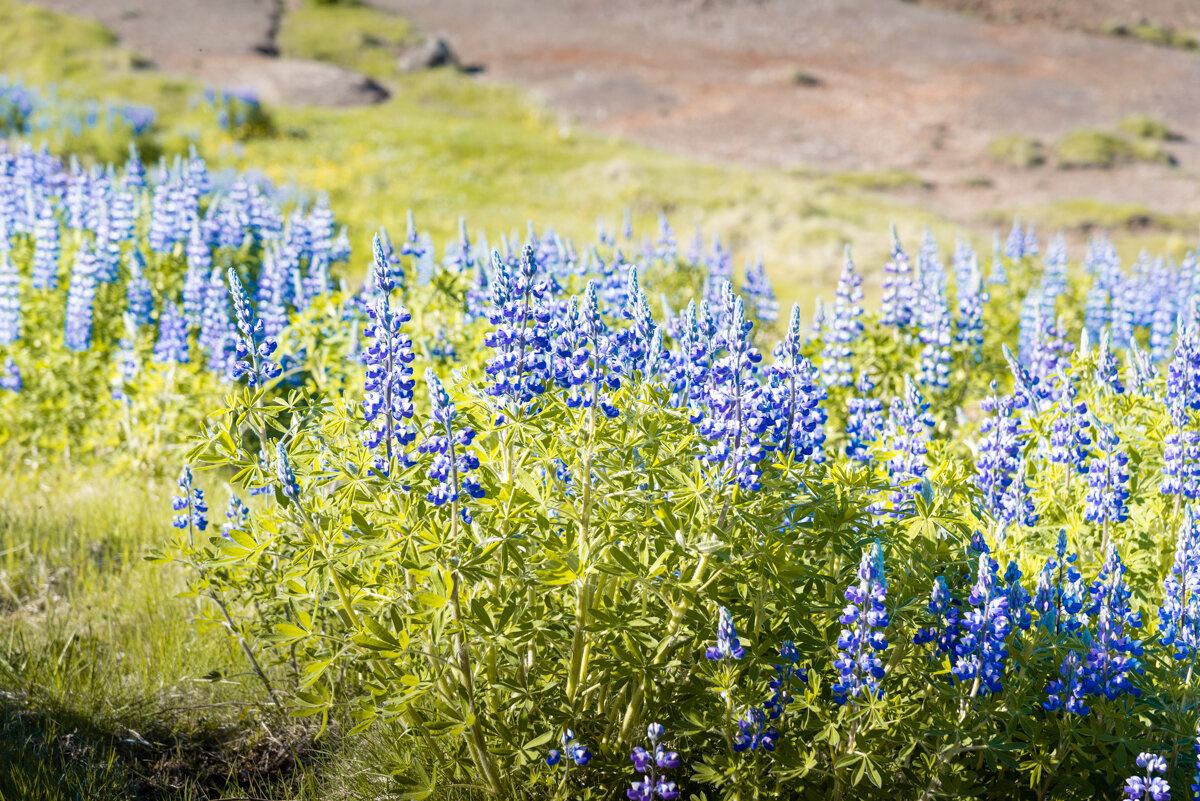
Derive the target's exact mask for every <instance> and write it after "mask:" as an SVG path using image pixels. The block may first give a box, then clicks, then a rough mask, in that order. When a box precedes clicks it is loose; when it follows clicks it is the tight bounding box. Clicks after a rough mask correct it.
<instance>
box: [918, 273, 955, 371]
mask: <svg viewBox="0 0 1200 801" xmlns="http://www.w3.org/2000/svg"><path fill="white" fill-rule="evenodd" d="M927 260H928V259H925V260H924V261H927ZM933 261H934V263H937V262H936V255H934V256H933ZM923 278H924V289H923V291H922V292H921V298H920V305H919V308H918V309H917V317H918V320H919V323H920V330H919V331H918V334H917V336H918V337H919V339H920V340H921V345H922V348H921V360H920V366H919V367H918V371H917V383H919V384H920V385H921V386H923V387H931V388H933V389H934V390H935V391H936V390H940V389H945V388H946V387H948V386H949V385H950V344H951V332H950V310H949V309H948V308H947V307H946V290H945V286H944V280H943V276H942V269H941V265H940V263H937V270H936V271H934V273H933V275H932V277H930V276H929V275H923Z"/></svg>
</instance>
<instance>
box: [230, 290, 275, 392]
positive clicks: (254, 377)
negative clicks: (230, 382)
mask: <svg viewBox="0 0 1200 801" xmlns="http://www.w3.org/2000/svg"><path fill="white" fill-rule="evenodd" d="M226 275H227V277H228V278H229V296H230V298H231V299H232V300H233V315H234V319H235V320H236V322H237V328H238V331H239V333H240V334H241V336H240V337H239V339H238V342H237V345H236V347H235V349H234V356H235V358H236V359H237V361H236V362H235V363H234V365H233V372H232V378H233V379H234V380H235V381H237V380H240V379H242V378H245V379H246V383H247V384H249V385H250V386H251V387H257V386H259V385H261V384H262V383H263V382H264V381H268V380H270V379H272V378H278V377H279V374H280V373H281V372H283V371H282V369H281V368H280V366H279V364H278V363H277V362H273V361H271V356H272V354H274V353H275V347H276V344H275V340H274V339H272V338H271V337H268V336H266V334H265V333H264V326H263V321H262V320H261V319H258V318H256V317H255V316H254V311H253V310H252V309H251V308H250V298H248V297H247V296H246V290H245V289H243V288H242V281H241V279H240V278H238V274H237V271H236V270H234V269H233V268H232V267H230V268H229V270H228V272H227V273H226Z"/></svg>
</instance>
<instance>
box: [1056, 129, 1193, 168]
mask: <svg viewBox="0 0 1200 801" xmlns="http://www.w3.org/2000/svg"><path fill="white" fill-rule="evenodd" d="M1054 155H1055V160H1056V164H1057V165H1058V166H1059V167H1061V168H1064V169H1084V168H1089V167H1099V168H1108V167H1112V166H1114V165H1116V164H1119V163H1128V162H1134V161H1142V162H1155V163H1159V164H1174V163H1175V160H1174V158H1173V157H1172V156H1171V154H1170V153H1168V152H1167V151H1166V150H1164V149H1163V147H1162V146H1161V145H1160V144H1159V143H1158V142H1156V141H1154V140H1149V139H1141V140H1129V139H1126V138H1124V137H1122V136H1118V135H1117V134H1111V133H1107V132H1104V131H1072V132H1071V133H1069V134H1067V135H1066V136H1064V137H1063V138H1062V139H1060V140H1058V142H1057V144H1055V146H1054Z"/></svg>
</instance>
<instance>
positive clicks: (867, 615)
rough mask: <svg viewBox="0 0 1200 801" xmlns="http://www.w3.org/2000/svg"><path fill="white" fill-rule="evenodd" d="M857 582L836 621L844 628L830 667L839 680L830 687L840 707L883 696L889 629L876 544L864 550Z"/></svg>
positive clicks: (850, 590) (884, 584) (877, 543)
mask: <svg viewBox="0 0 1200 801" xmlns="http://www.w3.org/2000/svg"><path fill="white" fill-rule="evenodd" d="M857 575H858V582H857V583H854V584H851V585H850V586H849V587H847V588H846V600H847V601H848V602H849V603H848V604H847V605H846V607H845V608H844V609H843V610H842V614H841V617H839V618H838V620H839V621H840V622H841V624H842V625H843V626H845V628H843V629H842V633H841V635H840V636H839V637H838V642H837V647H838V658H837V659H836V660H835V661H834V663H833V666H834V668H835V669H836V670H837V671H838V680H837V681H836V682H834V684H833V700H834V703H836V704H838V705H842V704H845V703H847V702H848V701H851V700H856V699H857V698H858V697H859V695H861V694H864V693H865V694H867V695H872V696H876V697H882V695H883V691H882V690H881V689H880V687H879V682H880V680H881V679H882V678H883V674H884V670H883V660H881V659H880V658H879V656H878V653H877V652H879V651H882V650H884V649H885V648H887V646H888V643H887V640H886V639H885V638H884V635H883V630H884V629H886V628H887V627H888V622H889V620H888V611H887V605H886V601H887V582H886V580H885V578H884V574H883V548H882V547H881V546H880V544H879V541H878V540H876V541H875V544H874V545H873V546H872V547H870V548H868V549H867V550H865V551H863V556H862V561H861V562H860V563H859V566H858V574H857Z"/></svg>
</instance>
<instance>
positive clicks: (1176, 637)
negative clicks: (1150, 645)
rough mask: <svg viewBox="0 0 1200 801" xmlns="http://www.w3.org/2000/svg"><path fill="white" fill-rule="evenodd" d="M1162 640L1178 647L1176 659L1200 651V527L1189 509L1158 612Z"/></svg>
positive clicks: (1177, 538) (1178, 536)
mask: <svg viewBox="0 0 1200 801" xmlns="http://www.w3.org/2000/svg"><path fill="white" fill-rule="evenodd" d="M1158 629H1159V632H1160V641H1161V642H1162V644H1163V645H1165V646H1168V647H1170V646H1174V648H1175V650H1174V656H1175V658H1176V659H1179V660H1183V659H1192V660H1194V659H1195V658H1196V655H1197V653H1198V652H1200V526H1198V525H1197V523H1196V521H1195V519H1194V518H1193V517H1192V513H1191V511H1190V510H1189V512H1188V513H1187V517H1186V519H1185V521H1184V523H1183V524H1182V525H1181V526H1180V527H1179V533H1178V535H1177V536H1176V538H1175V560H1174V563H1173V564H1172V566H1171V571H1170V572H1169V573H1167V576H1166V578H1165V579H1163V603H1162V606H1161V607H1160V608H1159V610H1158Z"/></svg>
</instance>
